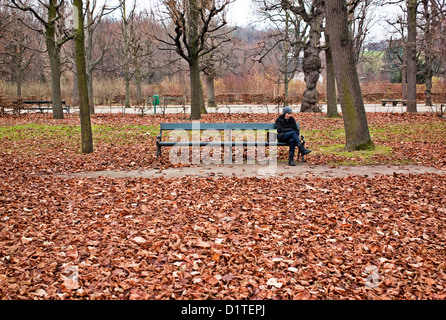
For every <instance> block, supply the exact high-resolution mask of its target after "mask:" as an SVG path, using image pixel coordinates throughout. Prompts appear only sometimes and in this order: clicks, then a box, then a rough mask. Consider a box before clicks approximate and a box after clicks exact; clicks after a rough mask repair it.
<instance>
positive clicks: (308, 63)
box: [281, 0, 324, 112]
mask: <svg viewBox="0 0 446 320" xmlns="http://www.w3.org/2000/svg"><path fill="white" fill-rule="evenodd" d="M281 5H282V7H283V8H284V9H289V10H291V11H292V12H294V13H295V14H298V15H300V16H301V17H302V18H303V20H304V21H305V22H306V23H307V24H308V25H309V26H310V30H309V35H308V41H307V43H306V44H305V47H304V60H303V62H302V69H303V71H304V74H305V84H306V90H305V91H304V93H303V102H302V107H301V111H302V112H321V108H320V106H319V105H318V102H319V92H318V91H317V88H316V87H317V83H318V81H319V77H320V69H321V66H322V62H321V58H320V56H319V54H320V52H321V48H320V39H321V34H322V22H323V19H324V11H323V9H324V8H323V7H324V1H323V0H312V1H311V4H310V5H307V4H306V3H305V1H304V0H298V1H297V3H295V4H292V3H291V2H290V0H281Z"/></svg>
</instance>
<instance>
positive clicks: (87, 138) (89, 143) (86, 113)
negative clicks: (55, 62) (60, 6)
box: [73, 0, 93, 153]
mask: <svg viewBox="0 0 446 320" xmlns="http://www.w3.org/2000/svg"><path fill="white" fill-rule="evenodd" d="M73 4H74V8H75V10H74V12H75V14H77V16H75V19H77V21H78V28H77V29H76V31H75V36H74V40H75V50H76V69H77V81H78V91H79V114H80V121H81V137H82V153H92V152H93V134H92V130H91V119H90V107H89V101H88V87H87V72H86V62H85V36H84V22H83V16H82V13H83V11H82V0H74V1H73Z"/></svg>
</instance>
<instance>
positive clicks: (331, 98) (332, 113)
mask: <svg viewBox="0 0 446 320" xmlns="http://www.w3.org/2000/svg"><path fill="white" fill-rule="evenodd" d="M325 45H326V46H327V49H326V50H325V65H326V68H327V117H328V118H339V117H340V115H339V112H338V98H337V94H336V78H335V72H334V64H333V55H332V54H331V47H330V37H329V35H328V34H327V33H326V32H325Z"/></svg>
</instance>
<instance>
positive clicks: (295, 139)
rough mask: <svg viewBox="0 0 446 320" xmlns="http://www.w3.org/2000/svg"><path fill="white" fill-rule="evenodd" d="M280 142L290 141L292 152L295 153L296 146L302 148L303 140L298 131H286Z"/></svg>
mask: <svg viewBox="0 0 446 320" xmlns="http://www.w3.org/2000/svg"><path fill="white" fill-rule="evenodd" d="M279 142H288V143H289V144H290V153H294V150H296V146H297V147H298V148H299V149H301V148H302V142H301V141H300V138H299V135H298V134H297V132H296V131H288V132H285V133H284V134H283V135H282V137H281V138H280V141H279Z"/></svg>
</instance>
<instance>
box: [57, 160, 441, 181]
mask: <svg viewBox="0 0 446 320" xmlns="http://www.w3.org/2000/svg"><path fill="white" fill-rule="evenodd" d="M394 173H396V174H423V173H436V174H441V175H445V174H446V171H442V170H439V169H436V168H432V167H425V166H418V165H368V166H326V165H309V164H302V163H299V164H297V165H296V166H295V167H290V166H288V164H286V163H278V164H277V167H274V166H262V165H248V164H242V165H237V164H232V165H204V164H202V165H194V166H190V167H181V168H169V169H165V170H161V169H147V170H131V171H96V172H85V173H76V174H72V175H65V176H64V177H89V178H95V177H101V176H102V177H109V178H160V177H163V178H166V179H169V178H178V177H185V176H190V177H201V178H207V177H215V178H218V177H258V178H271V177H283V178H285V177H302V178H339V177H346V176H349V175H359V176H365V177H368V178H373V177H374V176H375V175H392V174H394Z"/></svg>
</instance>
